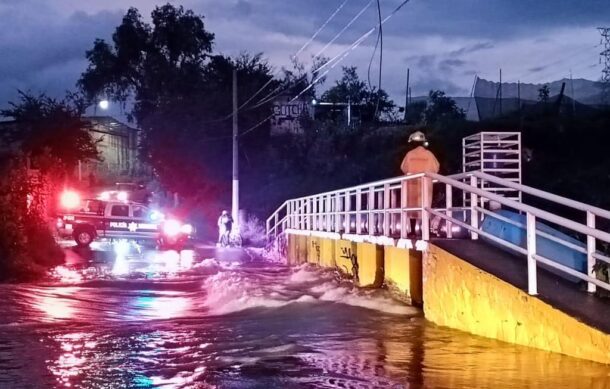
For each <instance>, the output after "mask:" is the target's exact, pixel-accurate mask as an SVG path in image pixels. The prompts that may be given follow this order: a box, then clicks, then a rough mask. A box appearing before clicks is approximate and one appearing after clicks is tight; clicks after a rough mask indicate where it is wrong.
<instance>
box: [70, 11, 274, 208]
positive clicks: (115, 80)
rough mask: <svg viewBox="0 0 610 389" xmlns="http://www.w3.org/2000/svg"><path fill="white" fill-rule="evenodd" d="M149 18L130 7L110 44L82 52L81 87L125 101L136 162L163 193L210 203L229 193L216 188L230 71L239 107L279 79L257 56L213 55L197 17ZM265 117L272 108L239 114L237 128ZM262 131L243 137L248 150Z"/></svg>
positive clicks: (222, 168)
mask: <svg viewBox="0 0 610 389" xmlns="http://www.w3.org/2000/svg"><path fill="white" fill-rule="evenodd" d="M151 19H152V23H151V24H148V23H146V22H145V21H143V18H142V16H141V15H140V14H139V12H138V11H137V10H136V9H135V8H131V9H129V11H127V14H126V15H125V17H124V18H123V21H122V23H121V25H119V26H118V27H117V28H116V30H115V33H114V35H113V37H112V43H107V42H105V41H103V40H97V41H96V42H95V43H94V46H93V48H92V49H91V50H89V51H88V52H87V59H88V60H89V67H88V69H87V70H86V71H85V72H84V73H83V74H82V76H81V79H80V81H79V85H80V87H81V88H82V90H83V91H84V92H85V93H86V95H87V96H88V97H89V98H90V99H95V98H97V97H98V96H105V97H108V98H111V99H113V100H115V101H120V102H126V101H127V100H128V97H130V96H131V97H132V98H133V100H134V106H133V109H132V110H131V112H130V115H131V118H132V119H133V120H135V121H137V123H138V125H139V127H140V128H141V129H142V144H141V156H142V158H143V159H145V160H146V161H147V162H148V163H150V164H151V166H152V167H153V168H154V170H155V172H156V174H157V176H158V177H159V179H160V181H161V182H162V184H163V185H164V187H166V188H167V189H169V190H171V191H178V192H180V193H181V194H188V195H192V196H193V197H198V198H200V199H202V200H203V199H207V200H208V201H209V200H210V197H211V196H215V195H216V194H218V193H219V192H225V191H226V190H227V186H226V185H224V184H222V183H223V182H226V181H227V179H228V178H229V177H230V176H229V174H230V168H229V167H230V166H231V118H232V117H231V112H232V72H233V69H236V70H237V78H238V88H239V90H238V95H239V97H240V100H239V104H240V106H241V105H242V104H244V103H245V101H246V99H247V98H249V97H250V96H252V95H253V94H254V93H255V92H256V91H257V90H259V88H261V86H263V85H267V87H266V89H265V91H264V93H265V94H266V93H267V92H268V91H269V90H273V89H274V88H276V87H277V86H278V84H279V81H275V80H272V75H271V73H272V69H271V67H270V66H269V65H268V63H267V62H266V60H264V59H263V58H262V55H260V54H258V55H254V56H251V55H248V54H242V55H240V56H238V57H237V58H235V59H231V58H228V57H226V56H223V55H213V54H212V45H213V41H214V34H212V33H210V32H209V31H207V30H206V29H205V25H204V22H203V16H200V15H196V14H194V13H193V12H192V11H190V10H185V9H184V8H183V7H175V6H173V5H171V4H166V5H164V6H161V7H157V8H155V10H154V11H153V12H152V15H151ZM259 97H260V98H262V97H264V95H260V96H259ZM269 111H270V102H266V103H264V104H260V106H258V107H256V108H254V109H244V110H242V111H241V112H240V114H239V125H240V127H241V128H250V127H251V126H254V125H255V124H256V123H259V122H260V121H262V120H263V119H264V118H265V117H266V116H267V115H268V113H269ZM264 130H265V128H262V129H259V132H257V134H258V135H259V136H258V137H252V138H249V139H248V142H249V143H251V145H249V146H251V147H260V146H259V145H260V144H261V143H262V142H264V140H265V138H266V135H267V134H268V131H267V132H265V131H264ZM242 158H244V157H243V156H242ZM242 162H243V161H242ZM193 171H197V172H198V174H196V175H193V174H192V173H193Z"/></svg>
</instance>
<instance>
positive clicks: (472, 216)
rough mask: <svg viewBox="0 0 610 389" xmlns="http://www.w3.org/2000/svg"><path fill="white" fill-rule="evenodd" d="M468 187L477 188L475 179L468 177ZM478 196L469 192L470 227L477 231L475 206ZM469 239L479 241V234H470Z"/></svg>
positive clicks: (477, 215)
mask: <svg viewBox="0 0 610 389" xmlns="http://www.w3.org/2000/svg"><path fill="white" fill-rule="evenodd" d="M470 186H471V187H473V188H475V189H476V187H477V178H476V177H475V176H470ZM477 197H478V196H477V195H476V193H474V192H470V225H471V226H472V227H473V228H474V229H475V230H478V229H479V212H478V211H477V205H478V203H479V200H478V198H477ZM470 238H471V239H472V240H477V239H479V234H477V233H476V232H471V233H470Z"/></svg>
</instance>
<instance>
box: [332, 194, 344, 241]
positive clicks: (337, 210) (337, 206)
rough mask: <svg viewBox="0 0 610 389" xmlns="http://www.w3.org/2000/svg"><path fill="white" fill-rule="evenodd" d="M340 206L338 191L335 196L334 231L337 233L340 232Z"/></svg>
mask: <svg viewBox="0 0 610 389" xmlns="http://www.w3.org/2000/svg"><path fill="white" fill-rule="evenodd" d="M342 210H343V209H342V206H341V194H340V193H338V194H337V195H336V197H335V231H334V232H337V233H340V232H341V219H343V218H342V217H341V213H340V212H341V211H342Z"/></svg>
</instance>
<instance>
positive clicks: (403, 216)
mask: <svg viewBox="0 0 610 389" xmlns="http://www.w3.org/2000/svg"><path fill="white" fill-rule="evenodd" d="M407 183H408V181H407V180H405V181H401V183H400V190H399V192H398V193H399V195H400V198H399V201H400V237H401V238H403V239H405V238H406V237H407V235H408V233H407V222H408V220H407V216H408V215H407V211H405V208H407V195H408V193H407V192H408V189H407V186H408V185H407ZM403 192H404V193H403Z"/></svg>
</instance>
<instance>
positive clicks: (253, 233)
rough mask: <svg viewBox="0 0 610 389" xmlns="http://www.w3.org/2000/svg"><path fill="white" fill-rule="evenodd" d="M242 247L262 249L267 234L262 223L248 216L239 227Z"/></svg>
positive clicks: (252, 216) (254, 217)
mask: <svg viewBox="0 0 610 389" xmlns="http://www.w3.org/2000/svg"><path fill="white" fill-rule="evenodd" d="M239 228H240V234H241V238H242V241H243V245H244V246H249V247H264V246H265V244H266V243H267V232H266V229H265V225H264V224H263V222H262V221H261V220H260V219H259V218H257V217H256V216H254V215H250V216H249V217H248V219H246V222H245V223H244V224H241V225H240V226H239Z"/></svg>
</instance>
